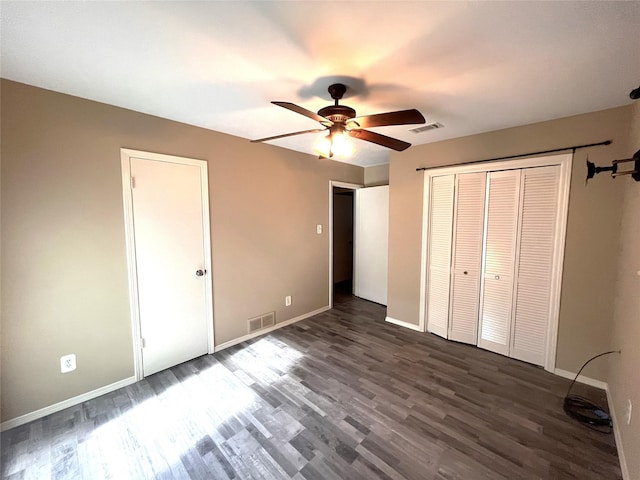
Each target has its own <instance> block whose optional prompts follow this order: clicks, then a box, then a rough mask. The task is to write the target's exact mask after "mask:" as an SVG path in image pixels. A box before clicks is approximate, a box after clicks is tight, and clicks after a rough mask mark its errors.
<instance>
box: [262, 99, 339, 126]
mask: <svg viewBox="0 0 640 480" xmlns="http://www.w3.org/2000/svg"><path fill="white" fill-rule="evenodd" d="M271 103H273V104H274V105H278V106H279V107H282V108H286V109H287V110H291V111H292V112H296V113H299V114H300V115H304V116H305V117H309V118H311V119H313V120H315V121H316V122H320V123H322V124H323V125H326V126H327V127H330V126H331V125H333V122H332V121H331V120H329V119H328V118H325V117H322V116H320V115H318V114H317V113H314V112H312V111H311V110H307V109H306V108H302V107H301V106H299V105H296V104H295V103H290V102H271Z"/></svg>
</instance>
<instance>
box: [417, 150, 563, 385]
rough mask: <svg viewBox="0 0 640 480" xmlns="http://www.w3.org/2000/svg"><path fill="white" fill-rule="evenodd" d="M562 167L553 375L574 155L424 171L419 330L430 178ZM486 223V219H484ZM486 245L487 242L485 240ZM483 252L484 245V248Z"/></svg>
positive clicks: (548, 362)
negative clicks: (554, 166) (446, 175)
mask: <svg viewBox="0 0 640 480" xmlns="http://www.w3.org/2000/svg"><path fill="white" fill-rule="evenodd" d="M552 165H559V166H560V178H559V181H558V189H559V190H558V215H557V217H556V225H555V228H556V232H557V234H558V236H557V237H556V239H555V244H554V254H553V265H554V269H553V273H552V275H551V282H550V288H549V291H550V299H549V325H548V327H547V345H546V348H545V363H544V369H545V370H546V371H548V372H552V373H553V372H554V371H555V366H556V352H557V347H558V325H559V317H560V295H561V287H562V273H563V267H564V261H563V259H564V251H565V243H566V236H567V217H568V211H569V189H570V187H571V171H572V165H573V153H560V154H555V155H546V156H541V157H527V158H520V159H512V160H500V161H493V162H481V163H472V164H463V165H450V166H443V167H434V168H432V169H427V170H425V171H424V179H423V185H424V187H423V197H422V242H421V258H420V308H419V324H418V325H419V330H420V331H421V332H426V328H427V316H426V293H427V276H426V275H427V271H428V270H427V267H428V265H427V262H428V252H427V241H428V239H429V215H430V212H429V197H430V183H431V177H432V176H435V175H445V174H459V173H472V172H493V171H499V170H515V169H521V168H531V167H546V166H552ZM485 220H486V219H485ZM483 243H484V240H483ZM483 251H484V245H483Z"/></svg>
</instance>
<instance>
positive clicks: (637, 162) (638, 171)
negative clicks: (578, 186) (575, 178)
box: [585, 150, 640, 183]
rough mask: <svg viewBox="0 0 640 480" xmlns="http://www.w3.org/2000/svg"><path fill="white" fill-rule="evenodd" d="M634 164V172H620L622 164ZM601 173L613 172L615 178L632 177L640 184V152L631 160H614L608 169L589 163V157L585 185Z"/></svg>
mask: <svg viewBox="0 0 640 480" xmlns="http://www.w3.org/2000/svg"><path fill="white" fill-rule="evenodd" d="M628 162H633V170H624V171H622V172H619V171H618V165H620V164H621V163H628ZM601 172H611V176H612V177H613V178H616V177H619V176H622V175H631V178H633V179H634V180H635V181H636V182H640V150H638V151H637V152H636V153H634V154H633V157H631V158H622V159H620V160H613V161H612V162H611V165H610V166H608V167H596V166H595V164H594V163H593V162H590V161H589V157H587V178H586V179H585V183H587V182H588V181H589V179H591V178H593V177H594V176H595V175H597V174H598V173H601Z"/></svg>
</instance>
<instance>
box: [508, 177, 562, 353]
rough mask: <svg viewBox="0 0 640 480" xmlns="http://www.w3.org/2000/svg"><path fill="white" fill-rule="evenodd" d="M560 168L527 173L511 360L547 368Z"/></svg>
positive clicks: (523, 183)
mask: <svg viewBox="0 0 640 480" xmlns="http://www.w3.org/2000/svg"><path fill="white" fill-rule="evenodd" d="M559 180H560V166H558V165H555V166H550V167H540V168H528V169H525V170H523V171H522V186H521V188H522V193H521V208H520V242H519V251H518V255H517V260H516V268H517V277H516V285H515V293H514V308H513V315H514V321H513V331H512V340H511V342H512V343H511V352H510V356H511V357H513V358H517V359H518V360H523V361H525V362H529V363H533V364H536V365H544V363H545V356H546V345H547V337H548V333H547V330H548V328H549V327H548V325H549V315H550V295H551V288H550V287H551V275H552V268H553V258H554V245H555V240H556V238H555V236H556V234H557V233H556V218H557V210H558V189H559Z"/></svg>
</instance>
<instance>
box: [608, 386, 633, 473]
mask: <svg viewBox="0 0 640 480" xmlns="http://www.w3.org/2000/svg"><path fill="white" fill-rule="evenodd" d="M604 390H605V392H606V393H607V404H608V405H609V415H610V416H611V420H612V421H613V436H614V437H615V439H616V450H617V451H618V459H619V460H620V471H621V472H622V478H623V480H631V476H630V475H629V467H628V466H627V459H626V458H625V456H624V449H623V448H622V434H621V433H620V427H619V426H618V425H620V423H619V422H618V416H617V415H616V410H615V407H614V403H613V398H612V397H611V391H610V390H609V384H608V383H606V384H605V389H604Z"/></svg>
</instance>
